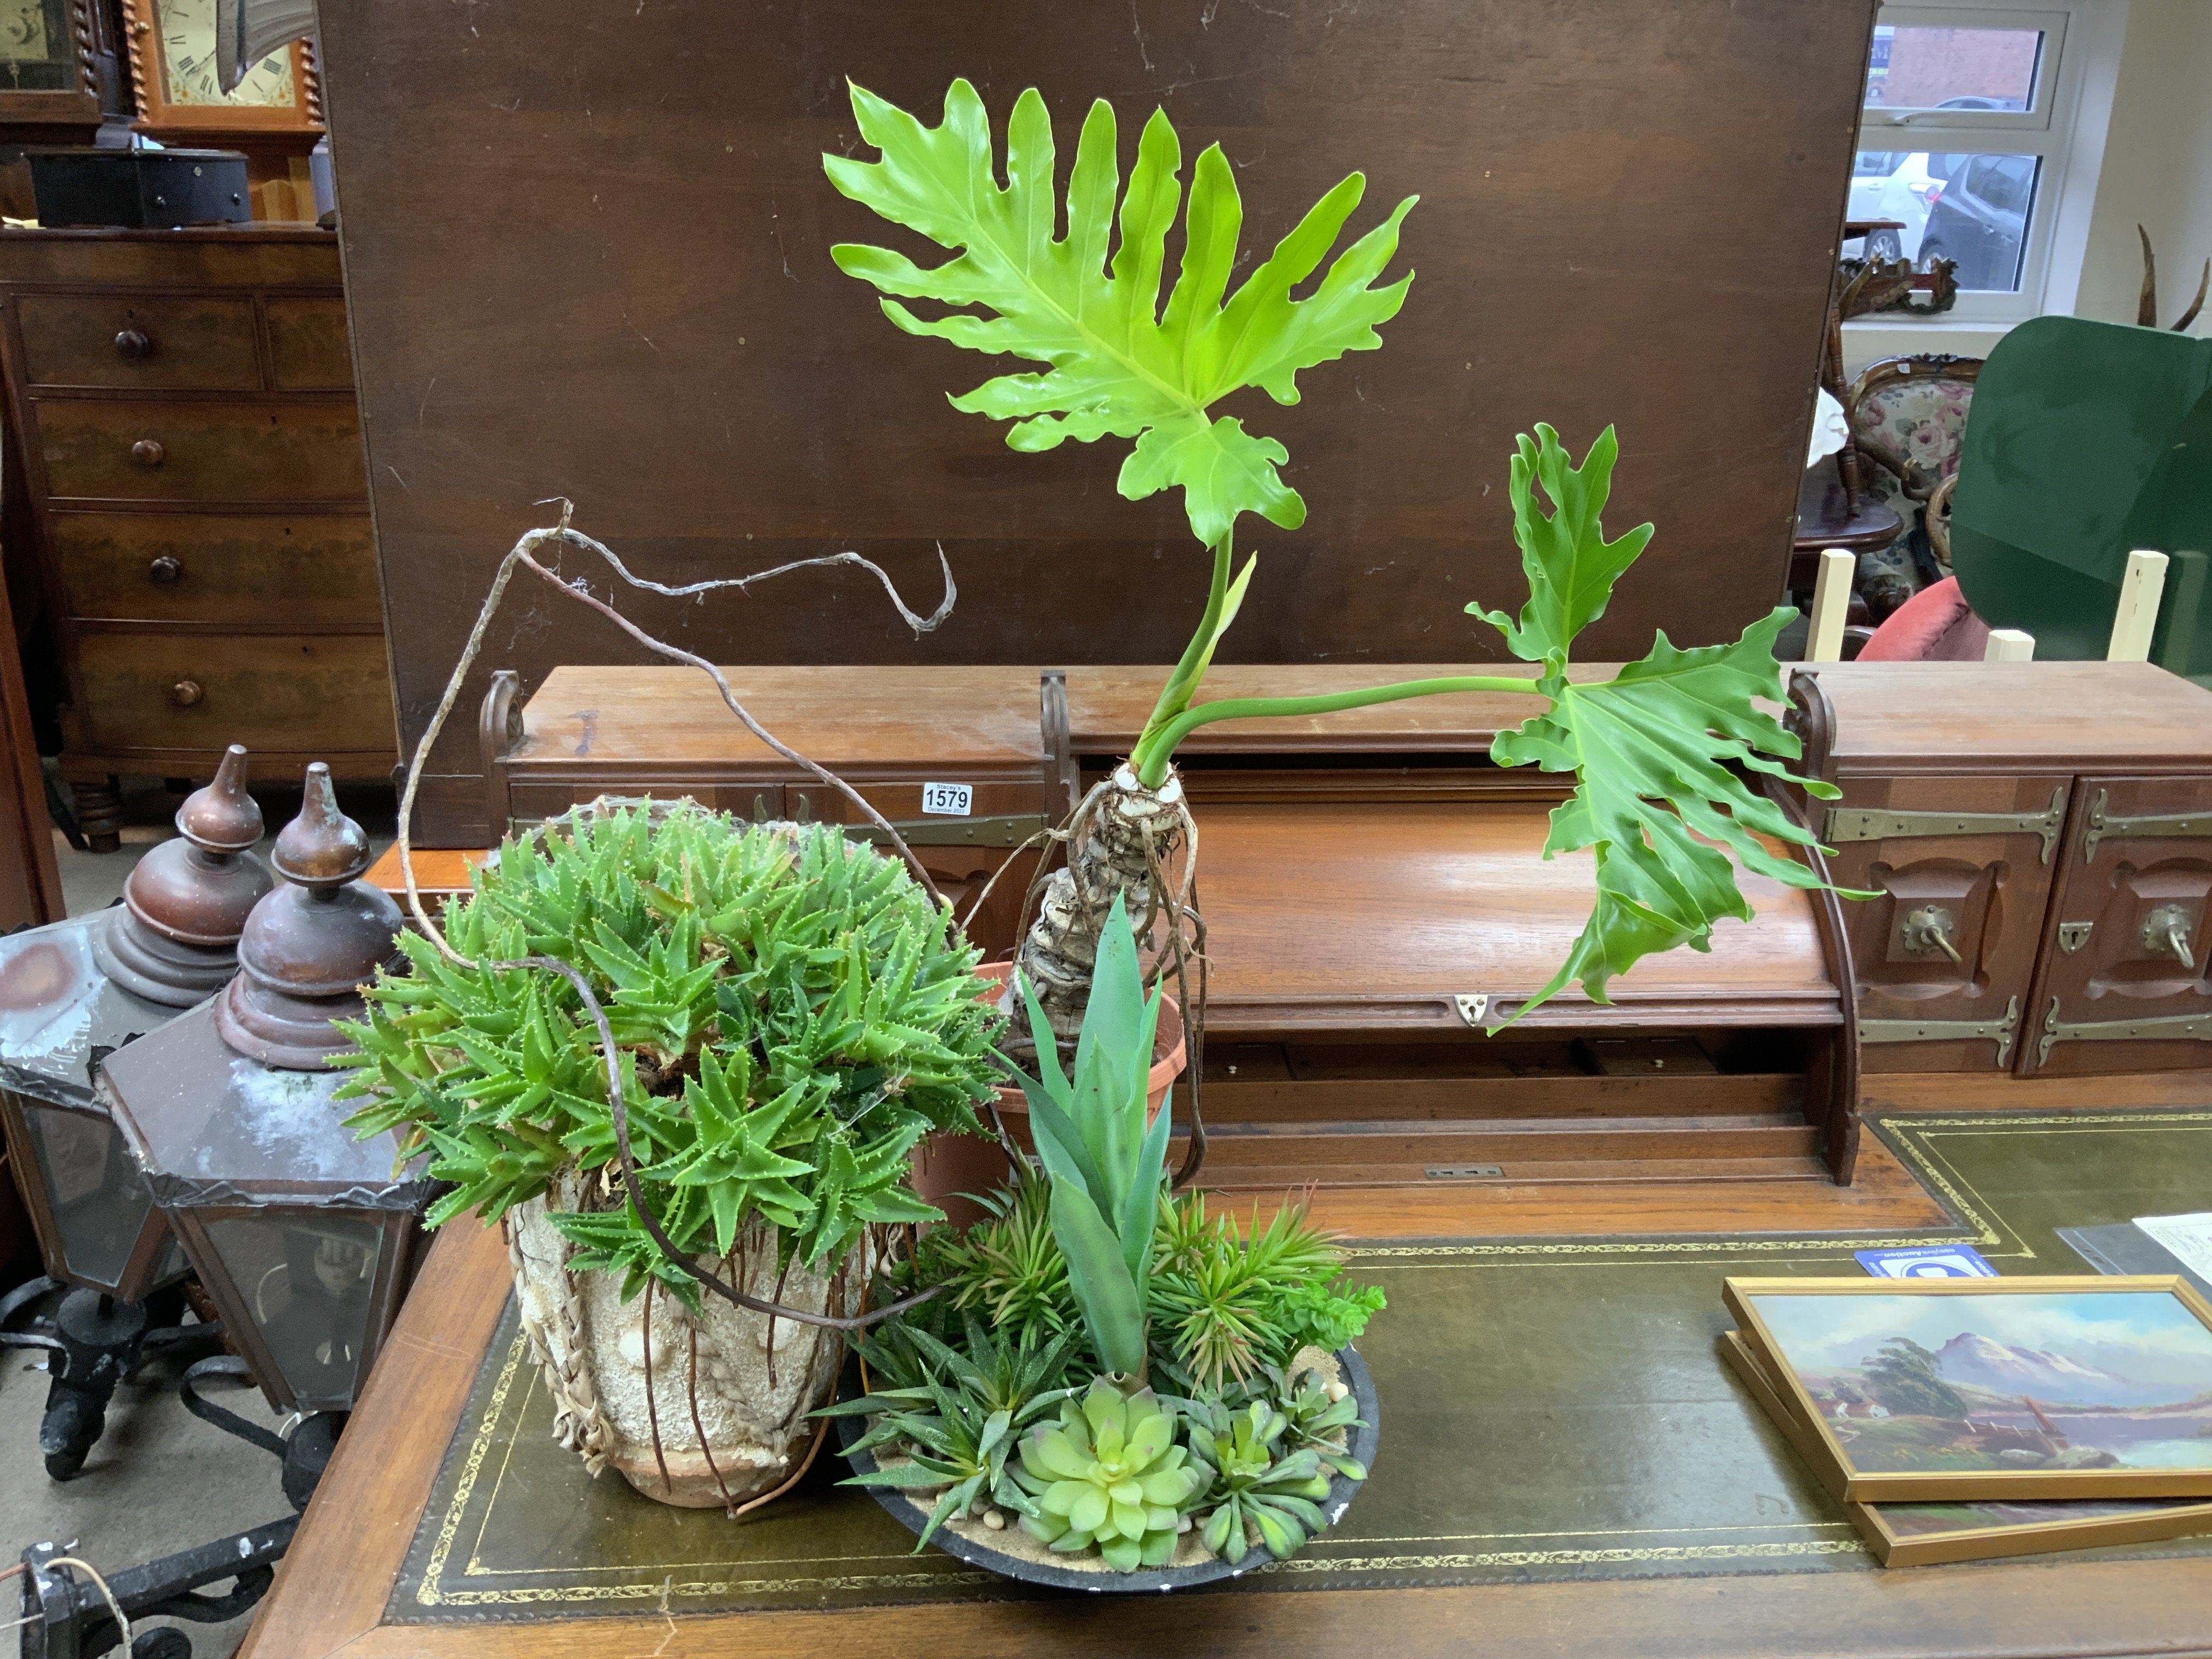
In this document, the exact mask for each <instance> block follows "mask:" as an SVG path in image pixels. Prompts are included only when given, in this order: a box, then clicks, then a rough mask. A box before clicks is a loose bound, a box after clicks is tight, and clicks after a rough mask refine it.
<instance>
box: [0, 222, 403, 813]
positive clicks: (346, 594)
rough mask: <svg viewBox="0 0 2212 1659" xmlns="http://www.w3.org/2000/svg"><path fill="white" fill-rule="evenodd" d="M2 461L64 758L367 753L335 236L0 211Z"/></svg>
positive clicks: (373, 743)
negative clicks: (8, 224) (50, 643)
mask: <svg viewBox="0 0 2212 1659" xmlns="http://www.w3.org/2000/svg"><path fill="white" fill-rule="evenodd" d="M0 364H4V368H5V374H6V379H7V386H8V410H7V413H8V421H9V434H8V436H9V466H10V468H11V469H15V468H17V467H19V466H20V469H21V476H22V477H23V478H24V480H25V483H26V486H27V489H26V492H25V493H26V494H27V501H23V500H22V497H21V496H18V497H17V500H18V501H21V504H22V509H23V513H24V517H25V522H24V523H23V525H22V526H21V531H20V532H18V533H21V534H25V535H27V538H28V540H29V541H30V543H31V544H32V546H33V549H34V550H35V552H36V556H37V560H38V564H39V568H40V582H41V591H42V593H43V597H44V601H45V605H46V614H47V617H48V618H49V624H50V625H51V626H52V627H53V628H54V629H56V630H57V631H58V635H59V642H60V646H61V656H62V664H63V669H64V675H65V678H66V688H67V690H66V695H67V698H68V702H67V705H66V706H65V708H64V709H63V711H62V720H61V724H62V734H63V750H62V757H61V769H62V775H63V776H64V777H65V778H67V779H68V780H70V782H71V783H72V784H73V785H74V786H75V788H76V796H77V804H78V810H79V816H80V817H81V819H82V822H83V824H84V828H85V829H86V831H87V833H88V836H90V837H91V838H92V842H93V845H94V848H98V849H100V850H107V849H110V848H112V847H113V846H114V845H115V842H116V832H117V830H118V829H119V828H120V816H119V809H120V803H119V800H118V797H117V794H116V791H115V782H116V775H117V774H118V773H125V772H129V773H143V774H147V775H155V776H161V777H167V778H193V779H198V778H206V777H210V776H212V775H214V770H215V766H216V762H217V761H218V759H219V758H220V757H221V756H222V750H223V748H224V746H225V745H226V744H232V743H243V744H246V746H247V747H248V748H249V749H251V750H252V751H253V757H254V763H255V765H256V766H257V767H258V768H259V769H261V770H262V775H264V776H278V775H283V774H285V773H288V772H289V773H294V774H296V773H297V771H298V770H299V769H300V768H301V767H302V766H304V765H305V764H306V763H307V762H309V761H313V760H321V761H326V762H328V763H330V766H331V770H332V771H333V772H335V773H337V775H339V776H341V777H364V778H365V777H378V778H381V777H384V776H386V775H388V774H389V772H390V769H391V767H392V761H393V758H394V750H395V747H396V739H395V736H394V726H393V720H392V690H391V674H390V670H389V666H388V664H387V662H386V653H385V645H384V612H383V607H382V604H381V600H380V595H379V589H378V577H377V568H376V553H375V545H374V538H373V537H372V536H371V533H370V528H369V517H368V481H367V478H366V477H365V476H364V473H363V466H364V461H363V458H362V439H361V426H360V421H359V419H358V417H357V416H356V410H355V401H354V384H353V357H352V351H351V347H350V344H349V340H348V337H347V331H346V312H345V299H344V292H343V288H342V287H341V285H340V281H339V271H338V246H337V236H336V235H335V234H333V233H331V232H328V231H324V230H318V229H316V228H313V227H312V226H304V225H302V226H295V227H282V228H251V229H219V230H218V229H210V230H163V231H125V230H0Z"/></svg>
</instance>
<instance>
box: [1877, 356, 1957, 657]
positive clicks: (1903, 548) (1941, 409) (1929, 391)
mask: <svg viewBox="0 0 2212 1659" xmlns="http://www.w3.org/2000/svg"><path fill="white" fill-rule="evenodd" d="M1981 368H1982V360H1981V359H1980V358H1978V357H1954V356H1948V354H1943V353H1933V352H1930V353H1920V354H1916V355H1914V356H1907V357H1885V358H1883V359H1881V361H1880V362H1874V363H1869V364H1868V365H1867V367H1866V368H1864V369H1863V370H1861V371H1860V373H1859V375H1858V377H1857V379H1856V380H1853V381H1852V382H1851V383H1850V386H1849V387H1848V388H1847V389H1846V391H1845V394H1844V410H1845V411H1846V413H1847V415H1848V416H1849V418H1850V426H1851V437H1852V441H1853V445H1854V447H1856V448H1857V451H1858V453H1859V455H1860V456H1861V457H1862V458H1863V460H1864V461H1865V462H1867V463H1869V465H1865V466H1864V467H1863V472H1864V474H1865V477H1866V481H1867V489H1868V491H1869V494H1870V495H1873V497H1874V498H1875V500H1877V501H1883V502H1885V503H1887V505H1888V506H1890V507H1893V508H1895V509H1896V512H1897V513H1898V516H1899V518H1900V519H1902V520H1904V522H1905V529H1904V532H1903V533H1901V534H1900V535H1899V537H1898V538H1897V539H1896V540H1895V541H1894V542H1893V543H1891V544H1889V545H1888V546H1887V547H1883V548H1877V549H1875V550H1871V551H1869V552H1865V553H1862V554H1861V555H1860V556H1859V591H1860V592H1862V593H1863V594H1865V595H1866V597H1867V602H1868V604H1869V606H1871V608H1872V609H1873V611H1874V613H1875V616H1876V617H1886V616H1887V615H1888V614H1889V613H1890V612H1891V611H1895V610H1896V609H1897V608H1898V607H1899V605H1902V604H1904V603H1905V600H1907V599H1911V597H1912V595H1913V594H1914V593H1916V592H1919V591H1920V590H1921V589H1922V588H1923V587H1925V586H1928V585H1929V583H1930V582H1932V581H1935V580H1939V579H1940V578H1942V577H1943V576H1948V574H1950V564H1949V561H1948V559H1947V558H1946V557H1945V556H1943V554H1942V551H1940V550H1936V549H1935V548H1934V547H1933V545H1932V544H1930V543H1929V541H1928V540H1927V539H1925V538H1926V535H1927V532H1926V529H1925V524H1924V520H1925V516H1926V515H1925V508H1926V507H1927V503H1928V501H1929V497H1930V496H1932V495H1935V493H1936V489H1938V487H1939V486H1941V485H1942V483H1944V482H1945V481H1946V480H1947V479H1948V478H1950V477H1954V475H1955V474H1956V473H1957V471H1958V469H1959V456H1960V453H1961V451H1962V450H1963V449H1964V447H1965V443H1966V411H1967V409H1968V407H1969V405H1970V404H1972V399H1973V395H1974V380H1975V377H1976V376H1977V375H1978V374H1980V373H1981Z"/></svg>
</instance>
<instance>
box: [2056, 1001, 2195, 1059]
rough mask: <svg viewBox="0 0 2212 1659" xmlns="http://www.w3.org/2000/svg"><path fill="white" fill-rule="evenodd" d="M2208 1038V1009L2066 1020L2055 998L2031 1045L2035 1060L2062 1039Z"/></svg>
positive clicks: (2135, 1040)
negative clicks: (2138, 1015)
mask: <svg viewBox="0 0 2212 1659" xmlns="http://www.w3.org/2000/svg"><path fill="white" fill-rule="evenodd" d="M2191 1041H2195V1042H2212V1013H2202V1014H2153V1015H2151V1016H2149V1017H2148V1018H2143V1019H2087V1020H2081V1021H2078V1022H2075V1023H2073V1024H2067V1023H2064V1022H2063V1021H2061V1020H2060V1019H2059V1018H2058V999H2057V997H2053V998H2051V1007H2050V1010H2049V1012H2046V1013H2045V1015H2044V1016H2043V1035H2042V1036H2041V1037H2039V1039H2037V1042H2036V1045H2035V1063H2036V1064H2037V1065H2039V1066H2040V1065H2042V1064H2043V1062H2044V1061H2045V1060H2048V1059H2050V1058H2051V1049H2052V1048H2055V1047H2057V1045H2058V1044H2059V1043H2062V1042H2191Z"/></svg>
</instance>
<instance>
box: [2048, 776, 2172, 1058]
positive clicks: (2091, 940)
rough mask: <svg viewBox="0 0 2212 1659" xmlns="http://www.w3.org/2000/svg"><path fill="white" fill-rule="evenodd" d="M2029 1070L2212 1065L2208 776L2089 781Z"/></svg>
mask: <svg viewBox="0 0 2212 1659" xmlns="http://www.w3.org/2000/svg"><path fill="white" fill-rule="evenodd" d="M2075 790H2076V792H2077V794H2078V797H2079V800H2080V807H2079V810H2078V811H2075V814H2074V817H2073V822H2072V823H2071V824H2070V826H2069V830H2068V835H2067V840H2066V845H2065V848H2064V849H2063V851H2062V853H2061V854H2060V857H2059V867H2060V875H2059V886H2058V894H2057V900H2056V902H2054V903H2053V904H2052V906H2051V910H2052V912H2053V914H2052V916H2051V927H2050V928H2049V930H2048V931H2047V933H2046V934H2045V940H2046V943H2045V947H2044V957H2043V973H2042V976H2041V978H2040V980H2039V982H2038V983H2037V986H2036V990H2035V999H2034V1003H2033V1018H2032V1019H2031V1021H2030V1022H2029V1027H2028V1030H2027V1034H2025V1035H2024V1036H2022V1039H2021V1041H2022V1042H2023V1043H2024V1044H2026V1045H2027V1048H2026V1052H2025V1053H2024V1054H2023V1055H2022V1057H2021V1065H2020V1070H2021V1072H2022V1073H2043V1074H2045V1075H2051V1074H2054V1073H2056V1074H2071V1075H2081V1074H2083V1073H2108V1072H2154V1071H2166V1070H2172V1069H2177V1068H2183V1067H2195V1066H2206V1065H2212V950H2207V949H2206V939H2205V936H2206V933H2207V931H2208V928H2209V927H2212V777H2194V778H2190V777H2112V776H2107V777H2086V778H2083V779H2081V780H2080V781H2079V782H2077V783H2076V784H2075Z"/></svg>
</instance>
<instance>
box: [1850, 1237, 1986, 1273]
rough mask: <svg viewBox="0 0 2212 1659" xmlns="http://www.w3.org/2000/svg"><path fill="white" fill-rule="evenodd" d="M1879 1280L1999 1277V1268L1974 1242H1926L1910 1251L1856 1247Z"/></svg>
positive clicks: (1862, 1261)
mask: <svg viewBox="0 0 2212 1659" xmlns="http://www.w3.org/2000/svg"><path fill="white" fill-rule="evenodd" d="M1852 1254H1853V1255H1856V1256H1857V1257H1858V1261H1859V1266H1860V1267H1864V1268H1865V1269H1866V1270H1867V1271H1868V1272H1869V1273H1872V1274H1873V1275H1874V1276H1875V1278H1876V1279H1995V1278H1996V1276H1997V1270H1996V1268H1995V1267H1991V1266H1990V1264H1989V1263H1988V1262H1986V1261H1983V1260H1982V1254H1981V1252H1980V1251H1979V1250H1977V1249H1975V1248H1974V1247H1973V1246H1972V1245H1971V1244H1923V1245H1920V1246H1917V1248H1915V1249H1910V1250H1855V1251H1853V1252H1852Z"/></svg>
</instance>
